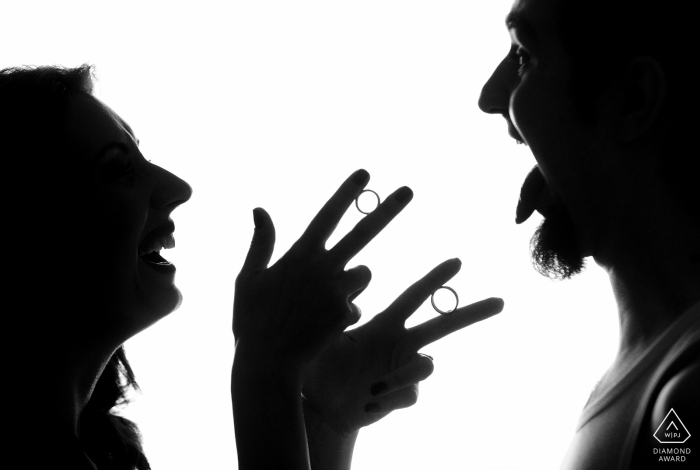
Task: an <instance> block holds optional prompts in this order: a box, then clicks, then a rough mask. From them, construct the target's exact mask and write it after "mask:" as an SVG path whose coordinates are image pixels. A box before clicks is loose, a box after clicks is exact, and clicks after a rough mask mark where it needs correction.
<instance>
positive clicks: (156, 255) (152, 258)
mask: <svg viewBox="0 0 700 470" xmlns="http://www.w3.org/2000/svg"><path fill="white" fill-rule="evenodd" d="M141 259H142V260H144V261H145V262H147V263H151V264H158V265H164V266H167V265H172V263H171V262H170V261H168V260H167V259H165V258H163V257H162V256H161V255H160V251H152V252H150V253H148V254H145V255H142V256H141Z"/></svg>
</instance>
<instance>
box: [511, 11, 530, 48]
mask: <svg viewBox="0 0 700 470" xmlns="http://www.w3.org/2000/svg"><path fill="white" fill-rule="evenodd" d="M506 28H508V29H514V30H516V31H517V34H518V36H521V37H522V38H523V39H525V40H529V41H531V42H535V41H537V32H536V31H535V28H533V27H532V23H530V22H529V21H527V20H526V19H525V18H523V16H522V15H521V14H520V13H518V12H515V11H511V12H510V13H508V15H507V16H506Z"/></svg>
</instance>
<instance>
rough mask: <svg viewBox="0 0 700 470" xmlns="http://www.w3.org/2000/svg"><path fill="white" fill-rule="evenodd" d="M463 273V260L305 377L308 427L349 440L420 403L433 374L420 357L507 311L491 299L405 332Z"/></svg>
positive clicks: (340, 343)
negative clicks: (421, 390)
mask: <svg viewBox="0 0 700 470" xmlns="http://www.w3.org/2000/svg"><path fill="white" fill-rule="evenodd" d="M460 267H461V263H460V261H459V260H457V259H453V260H448V261H445V262H444V263H442V264H440V265H438V266H437V267H436V268H434V269H433V270H432V271H431V272H430V273H428V274H427V275H426V276H425V277H423V279H421V280H420V281H418V282H416V283H415V284H413V285H412V286H411V287H409V288H408V289H407V290H406V291H405V292H404V293H403V294H402V295H401V296H399V297H398V298H397V299H396V300H395V301H394V302H393V303H392V304H391V305H390V306H389V308H387V309H386V310H385V311H384V312H382V313H380V314H378V315H377V316H375V317H374V318H373V319H372V320H370V321H369V322H367V323H366V324H364V325H362V326H360V327H359V328H356V329H353V330H350V331H346V332H345V333H343V334H341V335H338V336H337V337H336V338H335V341H334V342H333V343H332V344H331V346H330V347H328V348H327V349H325V350H324V352H323V353H322V354H321V355H320V356H319V357H318V358H317V359H316V360H315V361H314V362H313V364H312V365H311V367H309V368H308V369H307V372H306V375H305V378H304V385H303V395H304V399H305V401H306V403H305V407H304V410H305V414H306V416H305V418H306V420H307V428H312V429H313V428H316V429H323V427H324V426H321V425H319V423H321V424H323V425H325V426H326V427H328V428H330V429H331V430H332V431H333V432H335V433H336V434H337V435H338V436H339V437H341V438H344V437H348V436H352V434H353V433H355V432H356V431H357V430H359V429H360V427H362V426H367V425H369V424H372V423H374V422H376V421H378V420H380V419H381V418H383V417H384V416H386V415H387V414H388V413H390V412H391V411H393V410H396V409H399V408H405V407H408V406H411V405H413V404H414V403H415V402H416V399H417V398H418V382H419V381H420V380H423V379H425V378H427V377H428V376H429V375H430V374H431V373H432V371H433V364H432V361H431V360H430V359H429V358H428V357H426V356H423V355H420V354H418V350H420V349H421V348H422V347H424V346H425V345H427V344H430V343H432V342H434V341H437V340H438V339H440V338H442V337H444V336H446V335H449V334H450V333H453V332H455V331H457V330H460V329H462V328H464V327H466V326H468V325H471V324H473V323H475V322H478V321H481V320H483V319H485V318H488V317H490V316H492V315H495V314H497V313H499V312H500V311H501V310H502V309H503V301H502V300H501V299H498V298H491V299H486V300H482V301H480V302H477V303H474V304H471V305H467V306H465V307H462V308H459V309H457V310H456V311H454V312H452V313H450V314H447V315H440V316H438V317H436V318H433V319H431V320H429V321H427V322H424V323H422V324H420V325H418V326H415V327H413V328H410V329H406V328H405V326H404V323H405V322H406V320H407V319H408V317H410V316H411V314H413V312H415V311H416V310H417V309H418V307H420V306H421V304H423V302H425V300H426V299H427V298H428V297H429V296H430V295H431V294H432V293H433V292H434V291H435V290H436V289H438V288H439V287H440V286H442V285H443V284H445V283H446V282H447V281H448V280H449V279H451V278H452V277H453V276H454V275H455V274H456V273H457V272H458V271H459V269H460ZM309 421H313V422H314V424H313V426H309ZM309 439H310V440H311V439H312V436H310V437H309Z"/></svg>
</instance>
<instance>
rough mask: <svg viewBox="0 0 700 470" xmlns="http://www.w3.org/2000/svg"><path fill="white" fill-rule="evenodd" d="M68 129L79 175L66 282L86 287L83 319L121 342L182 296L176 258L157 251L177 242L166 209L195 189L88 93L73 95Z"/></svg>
mask: <svg viewBox="0 0 700 470" xmlns="http://www.w3.org/2000/svg"><path fill="white" fill-rule="evenodd" d="M66 132H67V138H68V144H67V145H68V155H69V156H70V158H76V159H78V160H77V162H76V163H77V164H78V165H79V167H81V168H82V169H83V170H84V172H81V173H83V175H81V179H83V180H84V181H78V182H77V184H79V185H80V188H81V192H80V196H79V198H78V200H77V204H75V205H76V206H77V207H68V208H65V209H66V210H69V211H71V218H72V219H75V220H77V228H76V230H75V231H74V232H73V233H71V234H70V236H69V237H68V238H69V239H71V240H70V241H68V242H67V245H68V246H66V247H65V248H67V249H68V250H70V249H73V250H75V251H76V255H77V256H76V257H75V260H74V261H75V262H74V263H71V265H72V266H74V269H73V270H72V272H71V273H70V275H71V276H73V277H74V279H65V282H67V283H68V284H69V286H70V289H73V290H74V289H78V290H79V291H83V292H80V294H82V295H81V296H80V298H82V299H83V300H85V301H87V302H88V303H89V304H88V306H89V311H90V313H89V314H88V315H87V317H85V318H84V320H85V321H87V322H88V323H90V324H93V326H95V327H97V328H98V330H100V329H104V332H107V333H108V334H110V335H114V336H113V337H114V339H115V340H117V341H120V342H121V341H124V340H126V339H127V338H129V337H131V336H133V335H134V334H136V333H138V332H139V331H141V330H143V329H144V328H146V327H148V326H150V325H151V324H153V323H154V322H156V321H157V320H159V319H160V318H162V317H164V316H165V315H167V314H168V313H170V312H172V311H173V310H175V309H176V308H177V307H178V306H179V304H180V301H181V295H180V291H179V290H178V289H177V287H176V286H175V283H174V279H175V266H174V265H172V264H170V263H168V262H167V261H166V260H165V259H164V258H162V257H160V255H159V254H158V252H161V253H163V252H162V250H163V248H171V247H172V246H173V245H174V239H173V237H172V234H173V231H174V229H175V226H174V223H173V221H172V220H171V219H170V213H171V212H172V211H173V210H174V209H175V208H176V207H177V206H179V205H180V204H182V203H183V202H185V201H187V200H188V199H189V198H190V196H191V195H192V189H191V187H190V186H189V185H188V184H187V183H186V182H185V181H183V180H181V179H180V178H178V177H177V176H175V175H173V174H172V173H170V172H168V171H166V170H164V169H162V168H160V167H159V166H157V165H154V164H152V163H150V162H149V161H148V160H146V159H145V158H144V156H143V155H142V154H141V152H140V151H139V147H138V139H137V138H136V136H135V135H134V133H133V131H132V130H131V128H130V127H129V126H128V124H126V123H125V122H124V121H123V120H122V119H121V118H120V117H119V116H118V115H117V114H116V113H114V111H112V110H111V109H110V108H108V107H107V106H105V105H104V104H103V103H101V102H100V101H98V100H97V99H95V98H93V97H91V96H87V95H81V96H77V97H74V99H73V101H72V104H71V107H70V109H69V111H68V116H67V120H66ZM74 183H76V182H75V181H73V182H70V181H69V182H67V183H66V184H74ZM83 195H84V197H83ZM63 238H64V240H65V239H66V237H63ZM163 254H164V255H166V257H167V253H163ZM58 269H60V266H58Z"/></svg>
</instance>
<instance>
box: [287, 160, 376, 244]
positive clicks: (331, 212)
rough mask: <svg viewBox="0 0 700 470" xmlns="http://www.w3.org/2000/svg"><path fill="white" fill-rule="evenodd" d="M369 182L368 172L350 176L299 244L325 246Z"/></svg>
mask: <svg viewBox="0 0 700 470" xmlns="http://www.w3.org/2000/svg"><path fill="white" fill-rule="evenodd" d="M368 181H369V173H367V171H366V170H357V171H356V172H355V173H353V174H352V175H350V177H349V178H348V179H346V180H345V182H344V183H343V184H342V185H340V188H338V190H337V191H336V192H335V194H333V196H331V198H330V199H329V200H328V202H326V204H324V206H323V207H322V208H321V210H320V211H318V214H316V217H314V218H313V220H312V221H311V223H310V224H309V226H308V227H307V228H306V230H305V231H304V234H303V235H302V236H301V237H300V238H299V242H301V243H303V244H305V245H307V246H312V245H317V246H324V245H325V244H326V241H327V240H328V238H329V237H330V236H331V234H332V233H333V231H334V230H335V228H336V227H337V226H338V222H340V219H341V218H342V217H343V214H345V212H346V211H347V210H348V207H350V204H352V202H353V201H354V200H355V198H356V197H357V196H358V195H359V194H360V192H361V191H362V189H363V188H364V187H365V185H366V184H367V182H368Z"/></svg>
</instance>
